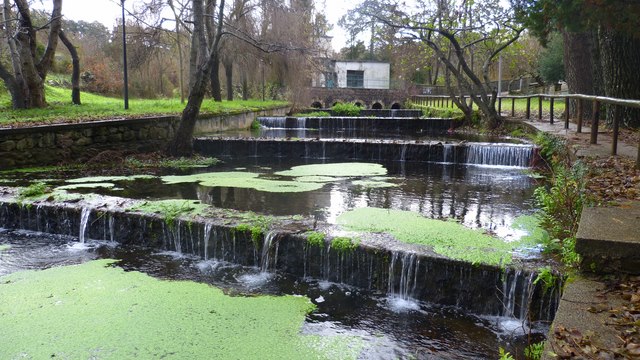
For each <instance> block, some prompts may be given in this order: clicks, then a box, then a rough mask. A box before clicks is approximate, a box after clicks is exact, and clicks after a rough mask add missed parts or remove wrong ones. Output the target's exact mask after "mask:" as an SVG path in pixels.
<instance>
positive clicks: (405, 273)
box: [0, 199, 561, 320]
mask: <svg viewBox="0 0 640 360" xmlns="http://www.w3.org/2000/svg"><path fill="white" fill-rule="evenodd" d="M115 201H116V200H113V199H112V202H115ZM300 221H301V223H300V224H298V229H297V230H284V229H287V228H288V229H291V228H292V224H290V223H289V224H284V223H278V225H274V226H273V227H274V228H275V229H276V230H272V231H270V232H269V233H268V234H262V235H261V236H260V239H252V235H251V233H250V232H249V231H239V230H237V228H236V226H237V224H236V225H234V224H228V223H226V221H225V222H223V220H222V218H221V217H208V218H200V217H198V218H195V219H189V220H188V221H185V220H180V219H177V220H176V221H173V222H171V224H172V225H171V226H170V225H168V223H167V222H166V221H165V219H163V218H161V217H160V216H158V215H154V214H144V213H136V212H125V211H122V210H118V209H114V208H111V209H108V208H107V207H104V206H101V207H100V208H99V209H96V208H88V207H87V206H85V207H84V208H83V207H82V205H81V204H80V203H77V204H66V203H62V204H60V203H58V204H53V203H48V202H43V203H40V204H33V205H24V204H18V203H15V202H10V201H0V225H1V226H2V227H3V228H6V229H24V230H31V231H38V232H45V233H52V234H60V235H69V236H74V237H77V238H82V239H93V240H107V241H116V242H118V243H121V244H126V245H137V246H145V247H149V248H154V249H161V250H168V251H176V252H180V253H184V254H192V255H194V256H197V257H200V258H202V259H205V260H208V259H215V260H219V261H227V262H231V263H235V264H240V265H246V266H255V267H258V268H262V269H263V270H266V271H278V272H284V273H288V274H291V275H294V276H297V277H305V278H315V279H319V280H326V281H331V282H336V283H342V284H347V285H350V286H355V287H359V288H362V289H366V290H369V291H374V292H378V293H382V294H389V295H391V296H397V297H402V298H407V299H416V300H421V301H428V302H432V303H436V304H441V305H446V306H456V307H459V308H462V309H465V310H466V311H469V312H472V313H476V314H480V315H490V316H507V317H511V318H517V319H523V320H524V319H527V320H551V319H553V316H554V313H555V309H556V308H557V305H558V299H559V296H558V293H559V291H558V290H557V289H560V286H561V284H556V286H555V287H553V288H552V289H551V291H544V290H543V289H542V287H541V284H537V285H536V284H534V279H535V278H536V273H535V271H533V270H525V269H516V268H509V267H508V268H500V267H497V266H488V265H478V264H470V263H466V262H462V261H457V260H451V259H448V258H445V257H442V256H439V255H436V254H433V253H432V252H430V251H428V250H426V249H425V248H422V247H418V246H415V245H408V244H402V243H396V244H394V245H393V246H391V245H390V244H391V243H392V242H391V241H389V242H381V241H380V239H379V238H378V239H377V240H367V239H366V238H362V239H361V241H360V243H359V244H358V246H357V247H356V248H355V249H353V250H350V251H345V250H342V251H339V250H337V249H333V248H331V246H330V242H329V241H328V240H325V242H324V244H323V245H321V246H315V245H310V244H309V243H308V241H307V239H306V237H305V236H304V235H301V230H300V228H310V227H311V226H312V225H311V224H312V223H313V221H312V219H306V220H300ZM305 221H306V223H305ZM278 228H280V230H277V229H278ZM265 237H268V238H267V239H265ZM265 240H266V241H265ZM87 241H90V240H87Z"/></svg>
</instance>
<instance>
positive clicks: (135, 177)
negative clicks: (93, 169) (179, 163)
mask: <svg viewBox="0 0 640 360" xmlns="http://www.w3.org/2000/svg"><path fill="white" fill-rule="evenodd" d="M154 178H155V176H153V175H132V176H90V177H83V178H76V179H69V180H67V181H66V182H68V183H71V184H81V183H85V184H88V183H106V182H113V181H134V180H139V179H154Z"/></svg>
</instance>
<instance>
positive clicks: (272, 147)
mask: <svg viewBox="0 0 640 360" xmlns="http://www.w3.org/2000/svg"><path fill="white" fill-rule="evenodd" d="M194 147H195V149H196V151H197V152H198V153H199V154H201V155H203V156H212V157H219V158H223V159H225V158H245V157H256V158H260V157H262V158H287V159H305V158H308V159H335V160H340V161H343V160H345V159H349V160H365V161H384V160H392V161H418V162H445V163H456V164H470V165H491V166H511V167H523V168H524V167H531V166H532V165H533V164H535V163H536V161H537V158H538V156H539V155H538V153H537V149H536V147H535V146H533V145H530V144H508V143H504V144H502V143H501V144H494V143H467V142H462V143H457V144H443V143H442V142H420V141H334V140H313V139H299V140H289V141H287V140H275V139H226V138H198V139H196V140H195V142H194Z"/></svg>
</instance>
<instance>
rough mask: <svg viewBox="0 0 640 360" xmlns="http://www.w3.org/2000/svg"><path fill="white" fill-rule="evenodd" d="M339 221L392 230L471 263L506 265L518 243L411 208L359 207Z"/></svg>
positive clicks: (403, 238)
mask: <svg viewBox="0 0 640 360" xmlns="http://www.w3.org/2000/svg"><path fill="white" fill-rule="evenodd" d="M337 222H338V224H340V225H342V226H343V227H345V228H347V229H349V230H354V231H366V232H384V233H389V234H391V235H393V236H394V237H395V238H396V239H398V240H399V241H402V242H406V243H411V244H420V245H425V246H429V247H431V248H432V249H433V251H434V252H436V253H437V254H440V255H443V256H447V257H449V258H452V259H458V260H463V261H468V262H471V263H483V264H490V265H500V264H502V265H506V264H508V263H510V262H511V261H512V254H511V253H512V251H513V247H514V246H515V244H511V243H506V242H504V241H502V240H501V239H498V238H495V237H492V236H489V235H486V234H484V233H482V232H480V231H477V230H472V229H469V228H466V227H464V226H463V225H460V224H458V223H456V222H453V221H442V220H434V219H428V218H425V217H423V216H421V215H420V214H418V213H414V212H411V211H401V210H389V209H379V208H359V209H355V210H352V211H348V212H346V213H344V214H342V215H340V216H339V217H338V219H337Z"/></svg>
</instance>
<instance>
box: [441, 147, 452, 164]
mask: <svg viewBox="0 0 640 360" xmlns="http://www.w3.org/2000/svg"><path fill="white" fill-rule="evenodd" d="M443 146H444V149H443V150H442V154H443V159H442V161H443V162H445V163H447V164H448V163H452V162H455V161H454V160H455V146H453V145H452V144H444V145H443Z"/></svg>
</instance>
